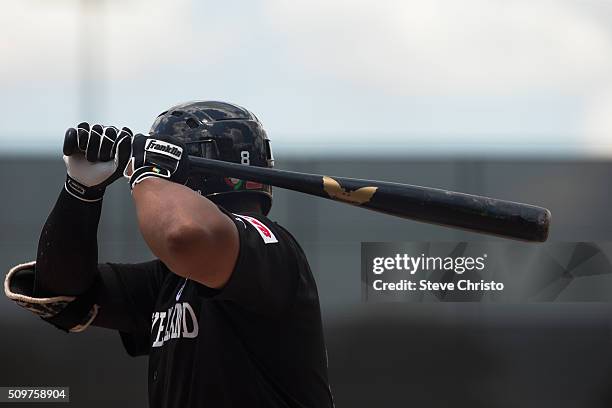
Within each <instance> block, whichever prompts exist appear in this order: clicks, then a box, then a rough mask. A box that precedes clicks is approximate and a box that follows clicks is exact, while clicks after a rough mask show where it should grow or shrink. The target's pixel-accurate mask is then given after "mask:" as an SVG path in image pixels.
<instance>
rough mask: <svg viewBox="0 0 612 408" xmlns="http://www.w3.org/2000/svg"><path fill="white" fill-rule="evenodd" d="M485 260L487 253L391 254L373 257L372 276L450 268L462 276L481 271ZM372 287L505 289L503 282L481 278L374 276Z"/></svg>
mask: <svg viewBox="0 0 612 408" xmlns="http://www.w3.org/2000/svg"><path fill="white" fill-rule="evenodd" d="M486 260H487V254H483V255H482V256H479V257H470V256H462V257H450V256H449V257H439V256H425V254H421V255H419V256H410V255H408V254H396V255H395V256H392V257H376V258H373V260H372V272H373V273H374V274H375V275H381V274H383V273H384V272H387V271H404V272H408V273H409V274H410V275H414V274H416V273H417V272H419V271H453V272H454V273H456V274H458V275H461V274H463V273H464V272H466V271H482V270H484V269H485V268H486ZM372 289H374V290H375V291H454V290H458V291H501V290H504V284H503V283H502V282H495V281H493V280H491V281H485V280H483V279H481V280H478V281H473V280H470V279H460V280H458V281H456V282H432V281H430V280H428V279H420V280H418V281H413V280H409V279H400V280H398V281H394V282H386V281H385V280H383V279H375V280H374V281H373V282H372Z"/></svg>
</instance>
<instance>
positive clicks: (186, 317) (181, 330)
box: [151, 302, 199, 347]
mask: <svg viewBox="0 0 612 408" xmlns="http://www.w3.org/2000/svg"><path fill="white" fill-rule="evenodd" d="M152 320H153V322H152V323H151V333H155V332H156V336H155V340H154V341H153V344H152V345H151V347H161V346H163V345H164V343H165V342H167V341H168V340H170V339H178V338H185V339H192V338H195V337H198V331H199V326H198V319H197V317H196V315H195V312H194V311H193V308H192V307H191V305H190V304H189V303H187V302H183V303H176V304H175V305H174V306H172V307H170V308H168V310H167V311H164V312H154V313H153V316H152Z"/></svg>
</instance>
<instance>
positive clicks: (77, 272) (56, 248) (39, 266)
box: [35, 189, 102, 296]
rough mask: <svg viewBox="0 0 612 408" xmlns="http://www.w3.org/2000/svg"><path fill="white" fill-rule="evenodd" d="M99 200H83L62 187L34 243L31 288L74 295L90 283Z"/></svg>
mask: <svg viewBox="0 0 612 408" xmlns="http://www.w3.org/2000/svg"><path fill="white" fill-rule="evenodd" d="M101 209H102V201H97V202H84V201H81V200H78V199H76V198H75V197H73V196H71V195H70V194H68V193H67V192H66V190H64V189H62V192H61V193H60V196H59V198H58V200H57V202H56V204H55V207H54V208H53V210H52V211H51V214H49V217H48V218H47V221H46V223H45V225H44V227H43V230H42V232H41V235H40V240H39V242H38V254H37V258H36V283H35V291H36V294H37V295H39V296H42V295H48V294H55V295H78V294H81V293H83V292H85V291H86V290H87V289H88V288H89V287H90V285H91V284H92V283H93V280H94V278H95V273H96V270H97V262H98V247H97V230H98V222H99V220H100V212H101Z"/></svg>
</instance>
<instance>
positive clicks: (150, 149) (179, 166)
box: [126, 134, 189, 189]
mask: <svg viewBox="0 0 612 408" xmlns="http://www.w3.org/2000/svg"><path fill="white" fill-rule="evenodd" d="M131 166H132V167H131V175H130V176H128V175H127V174H126V177H129V179H130V188H131V189H133V188H134V186H135V185H136V184H138V183H140V182H141V181H143V180H146V179H147V178H149V177H160V178H163V179H166V180H170V181H173V182H175V183H179V184H185V183H186V182H187V178H188V177H189V157H188V156H187V150H186V149H185V145H184V144H183V142H181V141H180V140H178V139H176V138H175V137H172V136H165V135H164V136H162V135H154V136H145V135H141V134H138V135H136V136H134V139H133V140H132V159H131ZM126 171H127V169H126Z"/></svg>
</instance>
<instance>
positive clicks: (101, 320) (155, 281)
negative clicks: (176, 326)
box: [93, 260, 167, 356]
mask: <svg viewBox="0 0 612 408" xmlns="http://www.w3.org/2000/svg"><path fill="white" fill-rule="evenodd" d="M99 269H100V281H101V284H100V285H99V287H98V290H97V295H96V297H97V298H98V299H99V301H100V302H101V303H102V305H101V307H100V312H99V313H98V317H97V318H96V320H95V321H94V322H93V324H94V325H95V326H100V327H106V328H111V329H115V330H118V331H119V334H120V336H121V341H122V343H123V345H124V347H125V349H126V351H127V352H128V354H129V355H130V356H140V355H146V354H148V353H149V346H150V344H149V336H150V332H151V316H152V313H153V310H154V308H155V303H156V301H157V297H158V294H159V291H160V288H161V285H162V283H163V280H164V278H165V276H166V274H167V269H166V268H164V267H163V264H162V263H161V262H160V261H158V260H155V261H150V262H144V263H139V264H105V265H100V268H99Z"/></svg>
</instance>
